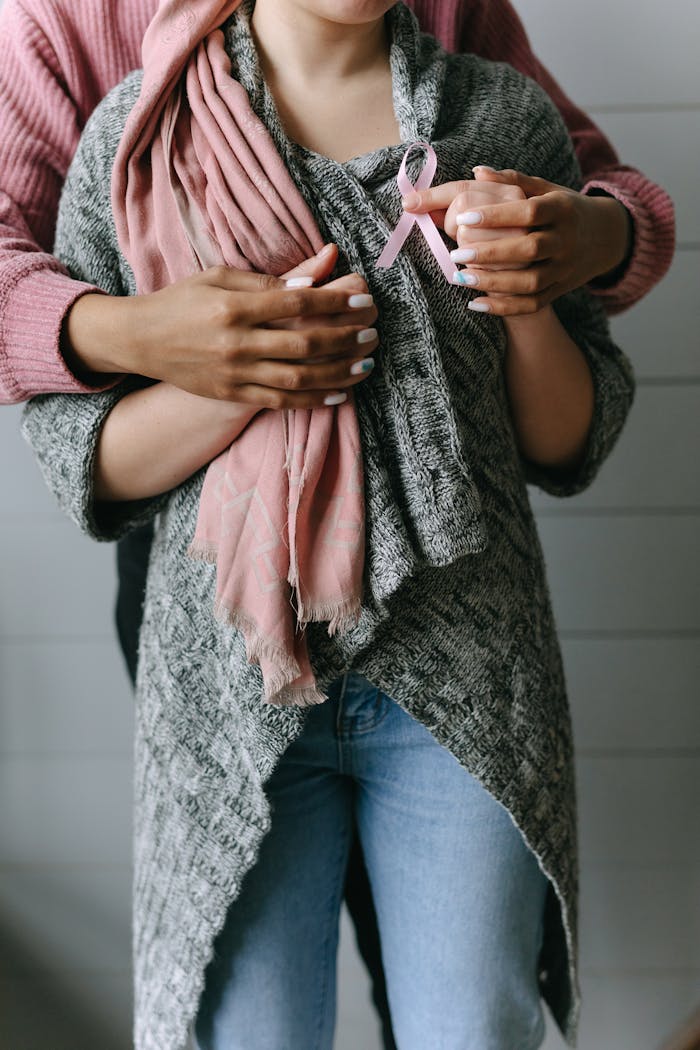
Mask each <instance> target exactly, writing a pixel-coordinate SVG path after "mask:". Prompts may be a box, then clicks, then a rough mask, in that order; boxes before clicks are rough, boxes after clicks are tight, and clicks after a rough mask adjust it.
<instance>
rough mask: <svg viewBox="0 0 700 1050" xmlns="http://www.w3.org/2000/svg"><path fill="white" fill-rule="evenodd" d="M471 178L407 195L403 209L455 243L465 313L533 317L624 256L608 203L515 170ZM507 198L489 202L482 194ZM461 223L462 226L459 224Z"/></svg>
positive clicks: (624, 244) (622, 236)
mask: <svg viewBox="0 0 700 1050" xmlns="http://www.w3.org/2000/svg"><path fill="white" fill-rule="evenodd" d="M474 174H475V176H476V178H475V180H468V181H465V182H452V183H445V184H444V185H443V186H436V187H433V188H431V189H428V190H422V191H421V192H420V193H417V194H414V195H412V197H416V198H419V199H418V200H410V201H408V202H406V204H405V205H404V206H405V207H406V210H407V211H413V212H430V213H431V214H432V215H433V218H434V219H435V220H436V222H438V224H439V225H442V226H443V228H444V229H445V232H446V233H447V234H448V235H449V236H451V237H452V238H453V239H455V240H456V241H457V245H458V247H457V250H456V251H455V252H453V256H452V257H453V259H454V261H455V262H456V263H461V264H465V265H467V266H468V269H467V270H466V271H463V274H464V277H463V280H462V283H465V284H468V285H469V286H470V287H472V288H475V289H478V291H479V292H480V293H484V294H483V295H480V296H479V298H477V299H475V300H473V301H472V302H471V303H470V304H469V305H470V307H471V308H472V309H475V310H482V311H488V312H490V313H493V314H498V315H500V316H513V315H518V314H529V313H535V312H536V311H537V310H541V309H542V307H544V306H546V305H548V304H549V303H551V302H552V301H553V300H554V299H557V298H559V296H561V295H564V294H565V293H566V292H569V291H571V290H572V289H574V288H580V287H581V286H582V285H584V284H587V283H589V282H590V281H592V280H594V279H595V278H599V277H601V276H603V275H607V274H610V273H611V272H612V271H614V270H615V269H616V268H617V267H619V266H620V265H621V264H622V263H623V262H624V260H625V258H626V257H627V255H628V252H629V246H630V238H631V229H632V227H631V219H630V217H629V213H628V212H627V210H626V208H625V207H624V206H623V205H622V204H620V203H619V202H618V201H616V200H614V199H613V198H612V197H607V196H589V195H586V194H581V193H577V192H575V191H574V190H569V189H566V188H564V187H562V186H557V185H555V184H554V183H551V182H546V181H545V180H544V179H538V178H533V177H530V176H527V175H522V174H521V173H519V172H515V171H501V172H496V171H492V170H491V169H489V168H483V167H479V168H475V169H474ZM498 189H500V190H501V191H503V192H504V194H505V193H507V194H508V195H507V196H503V197H502V198H501V199H500V200H494V199H489V197H488V194H487V192H486V191H491V192H493V191H496V190H498ZM465 220H466V221H465Z"/></svg>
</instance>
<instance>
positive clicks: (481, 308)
mask: <svg viewBox="0 0 700 1050" xmlns="http://www.w3.org/2000/svg"><path fill="white" fill-rule="evenodd" d="M467 310H474V312H475V313H478V314H490V313H491V304H490V303H487V302H484V300H483V299H472V301H471V302H470V303H467Z"/></svg>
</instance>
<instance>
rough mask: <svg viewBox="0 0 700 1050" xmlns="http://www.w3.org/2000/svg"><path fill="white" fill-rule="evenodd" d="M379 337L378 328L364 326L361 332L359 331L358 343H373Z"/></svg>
mask: <svg viewBox="0 0 700 1050" xmlns="http://www.w3.org/2000/svg"><path fill="white" fill-rule="evenodd" d="M376 338H377V329H376V328H363V329H362V331H361V332H358V333H357V341H358V343H360V344H361V343H373V342H374V340H375V339H376Z"/></svg>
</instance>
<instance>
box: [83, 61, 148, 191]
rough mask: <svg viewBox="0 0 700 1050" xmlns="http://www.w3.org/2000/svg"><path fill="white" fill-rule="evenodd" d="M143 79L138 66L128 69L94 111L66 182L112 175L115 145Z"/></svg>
mask: <svg viewBox="0 0 700 1050" xmlns="http://www.w3.org/2000/svg"><path fill="white" fill-rule="evenodd" d="M142 79H143V73H142V71H141V70H140V69H138V70H135V71H134V72H133V73H129V75H128V76H127V77H125V78H124V80H122V82H121V83H120V84H117V86H116V87H115V88H112V90H111V91H110V92H109V94H107V95H105V97H104V98H103V99H102V101H101V102H100V104H99V105H98V106H97V108H96V109H95V110H94V111H93V113H92V115H91V116H90V119H89V120H88V122H87V124H86V125H85V130H84V131H83V134H82V136H81V139H80V143H79V145H78V149H77V151H76V154H75V157H74V158H73V163H72V164H71V167H70V170H69V172H68V179H67V184H68V183H71V182H74V181H75V180H76V179H78V180H79V179H81V178H84V177H87V178H89V179H90V181H94V180H96V179H102V178H104V177H105V176H108V178H109V179H111V173H112V166H113V164H114V158H115V156H116V153H117V148H118V146H119V142H120V140H121V137H122V135H123V133H124V126H125V124H126V121H127V118H128V116H129V114H130V113H131V110H132V109H133V108H134V105H135V104H136V102H137V100H138V97H139V92H140V90H141V81H142Z"/></svg>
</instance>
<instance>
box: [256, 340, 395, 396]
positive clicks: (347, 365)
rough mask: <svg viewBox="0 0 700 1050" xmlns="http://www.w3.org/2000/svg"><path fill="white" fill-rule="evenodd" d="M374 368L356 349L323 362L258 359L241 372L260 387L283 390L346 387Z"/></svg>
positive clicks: (369, 358) (338, 388) (366, 357)
mask: <svg viewBox="0 0 700 1050" xmlns="http://www.w3.org/2000/svg"><path fill="white" fill-rule="evenodd" d="M373 369H374V358H373V357H371V356H367V355H366V354H364V353H363V352H362V348H359V356H358V355H357V354H355V355H353V356H352V357H348V358H346V359H345V360H343V361H338V360H335V361H323V362H320V363H317V362H314V363H313V364H309V363H301V364H296V363H293V362H289V363H282V362H280V361H259V362H258V363H257V364H256V366H255V368H253V367H251V368H250V370H249V371H248V372H244V373H243V375H242V378H243V379H244V380H245V379H248V380H249V381H250V382H254V383H255V384H257V385H259V386H267V387H272V388H274V389H276V390H284V391H289V390H293V391H308V390H345V389H347V388H348V387H351V386H355V385H356V384H357V383H361V382H362V381H363V380H364V379H366V378H367V377H368V376H369V375H370V373H371V372H372V370H373Z"/></svg>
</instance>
